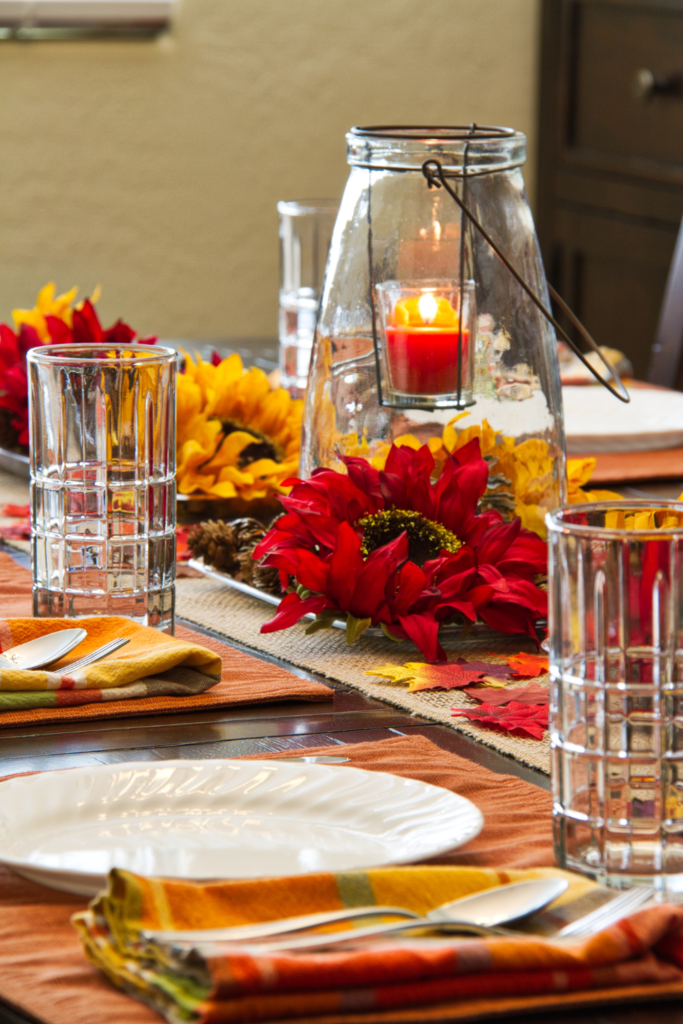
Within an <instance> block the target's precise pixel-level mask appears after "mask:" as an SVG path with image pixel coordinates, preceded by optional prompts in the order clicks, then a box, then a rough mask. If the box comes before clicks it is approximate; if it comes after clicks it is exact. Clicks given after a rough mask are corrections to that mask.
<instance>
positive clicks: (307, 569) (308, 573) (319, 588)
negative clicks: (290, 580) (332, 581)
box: [296, 551, 330, 594]
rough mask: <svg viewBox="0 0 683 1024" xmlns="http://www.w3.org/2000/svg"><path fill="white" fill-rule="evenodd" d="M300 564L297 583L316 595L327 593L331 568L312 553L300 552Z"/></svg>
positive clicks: (297, 569)
mask: <svg viewBox="0 0 683 1024" xmlns="http://www.w3.org/2000/svg"><path fill="white" fill-rule="evenodd" d="M298 554H299V564H298V566H297V567H296V578H297V581H298V582H299V583H301V584H303V586H304V587H306V588H307V589H308V590H313V591H314V592H315V593H316V594H325V593H326V592H327V581H328V577H329V575H330V566H329V564H328V563H327V562H324V561H323V560H322V558H318V556H317V555H314V554H313V552H312V551H299V553H298Z"/></svg>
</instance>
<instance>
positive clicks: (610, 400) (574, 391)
mask: <svg viewBox="0 0 683 1024" xmlns="http://www.w3.org/2000/svg"><path fill="white" fill-rule="evenodd" d="M629 395H630V397H631V401H630V402H629V403H628V405H625V404H624V403H623V402H620V401H618V399H616V398H614V397H613V396H612V395H610V394H608V393H607V392H606V391H605V390H604V388H598V387H590V386H586V387H572V386H567V387H563V388H562V403H563V406H564V427H565V435H566V439H567V452H568V454H570V455H571V454H574V453H579V452H580V453H582V454H585V453H590V454H596V455H599V454H601V453H605V452H637V451H652V450H655V449H658V448H660V449H661V448H676V447H677V446H679V445H683V394H681V392H680V391H664V390H662V389H659V388H631V389H630V390H629Z"/></svg>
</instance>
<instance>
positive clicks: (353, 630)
mask: <svg viewBox="0 0 683 1024" xmlns="http://www.w3.org/2000/svg"><path fill="white" fill-rule="evenodd" d="M371 622H372V619H357V618H356V616H355V615H352V614H351V613H350V612H349V614H348V615H347V616H346V642H347V644H352V643H353V642H354V641H355V640H357V639H358V637H359V636H362V635H363V633H364V632H365V630H366V629H367V628H368V626H369V625H370V623H371Z"/></svg>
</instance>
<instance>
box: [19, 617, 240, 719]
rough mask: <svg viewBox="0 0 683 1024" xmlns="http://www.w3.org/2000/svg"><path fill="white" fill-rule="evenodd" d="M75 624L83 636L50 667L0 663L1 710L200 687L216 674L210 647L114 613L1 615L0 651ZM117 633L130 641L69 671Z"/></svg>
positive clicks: (218, 664) (200, 689)
mask: <svg viewBox="0 0 683 1024" xmlns="http://www.w3.org/2000/svg"><path fill="white" fill-rule="evenodd" d="M74 626H79V627H82V628H83V629H85V631H86V632H87V634H88V635H87V637H86V638H85V640H84V641H83V642H82V643H81V644H79V645H78V647H75V648H74V650H73V651H71V653H70V654H68V655H67V656H66V657H65V658H62V660H61V661H59V662H57V664H56V665H53V666H52V667H51V669H50V671H49V672H48V671H45V670H42V669H41V670H37V671H26V670H24V671H19V670H18V669H4V668H0V712H1V711H18V710H21V709H25V708H52V707H67V706H73V705H75V704H95V703H98V702H100V701H116V700H130V698H131V697H162V696H185V695H189V694H194V693H202V692H203V691H204V690H208V689H209V688H210V687H212V686H215V684H216V683H217V682H218V681H219V680H220V677H221V659H220V658H219V656H218V655H217V654H215V653H214V652H213V651H210V650H208V649H207V648H206V647H200V646H199V645H198V644H194V643H189V642H188V641H185V640H175V639H174V638H173V637H172V636H168V634H166V633H160V632H158V631H157V630H156V629H151V628H150V627H149V626H140V625H138V624H137V623H135V622H132V621H131V620H130V619H126V618H122V617H119V616H114V615H111V616H106V615H103V616H94V617H93V618H84V619H0V651H2V652H5V651H9V650H11V648H12V647H16V646H18V645H19V644H23V643H27V642H28V641H29V640H34V639H35V638H36V637H40V636H44V635H45V634H47V633H54V632H57V631H58V630H62V629H73V628H74ZM117 637H126V638H128V640H129V642H128V643H127V644H126V645H125V646H124V647H121V648H120V649H119V650H118V651H115V652H114V654H111V655H109V656H108V657H107V658H106V659H105V660H104V661H99V662H95V663H94V664H92V665H86V667H85V668H82V669H79V670H77V671H75V672H70V671H69V665H70V664H74V663H75V662H77V661H80V660H81V658H82V657H84V655H86V654H88V653H89V652H90V651H94V650H96V649H97V648H99V647H102V646H103V645H104V644H106V643H108V642H109V641H110V640H114V639H116V638H117Z"/></svg>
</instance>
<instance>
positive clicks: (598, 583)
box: [546, 502, 683, 900]
mask: <svg viewBox="0 0 683 1024" xmlns="http://www.w3.org/2000/svg"><path fill="white" fill-rule="evenodd" d="M546 524H547V526H548V543H549V638H550V679H551V696H550V737H551V748H552V792H553V821H554V836H555V851H556V856H557V860H558V863H559V864H560V865H561V866H562V867H566V868H569V869H572V870H575V871H581V872H583V873H584V874H587V875H589V876H591V877H593V878H596V879H598V880H599V881H601V882H602V883H604V884H607V885H611V886H615V887H618V888H628V887H630V886H632V885H635V884H645V885H651V886H652V887H653V888H654V889H655V890H656V891H658V892H659V893H661V894H662V896H663V897H665V898H674V899H678V900H681V899H683V643H682V641H683V608H682V603H681V586H682V583H683V505H680V504H677V503H673V504H666V505H665V504H663V503H658V502H652V503H646V502H624V503H618V502H600V503H595V504H590V505H575V506H573V507H571V508H565V509H559V510H558V511H557V512H553V513H550V514H549V515H548V516H546Z"/></svg>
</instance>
